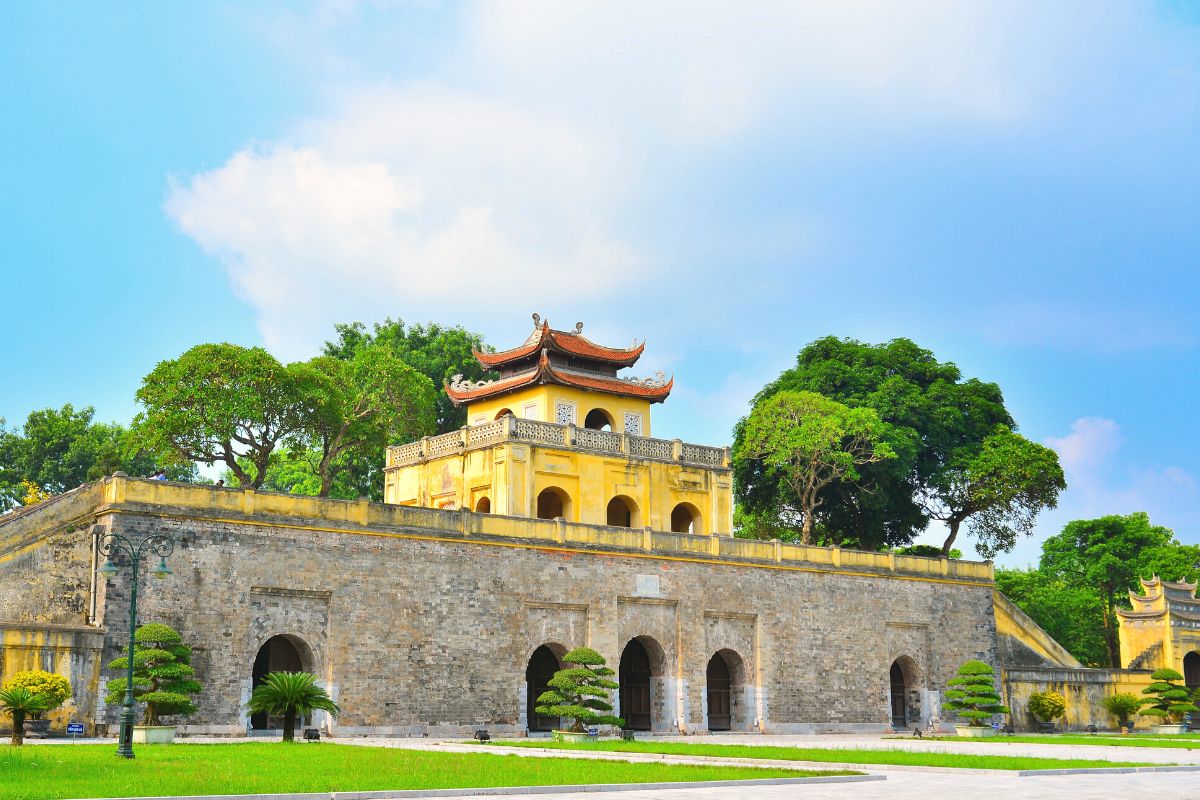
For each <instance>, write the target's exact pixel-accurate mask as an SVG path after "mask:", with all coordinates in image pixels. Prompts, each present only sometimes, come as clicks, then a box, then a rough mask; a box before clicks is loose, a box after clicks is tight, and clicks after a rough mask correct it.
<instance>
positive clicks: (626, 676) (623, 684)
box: [617, 639, 652, 731]
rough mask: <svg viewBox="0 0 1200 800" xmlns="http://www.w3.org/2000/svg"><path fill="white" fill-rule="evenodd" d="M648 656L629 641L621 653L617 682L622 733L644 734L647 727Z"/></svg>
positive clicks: (649, 672)
mask: <svg viewBox="0 0 1200 800" xmlns="http://www.w3.org/2000/svg"><path fill="white" fill-rule="evenodd" d="M650 677H651V671H650V654H649V653H648V652H646V647H645V646H644V645H643V644H642V643H641V642H639V641H638V640H637V639H630V640H629V644H627V645H625V650H624V651H623V652H622V653H621V667H620V669H619V670H618V676H617V680H618V682H619V683H620V689H619V691H620V693H621V718H622V719H624V720H625V728H626V730H631V731H648V730H650V728H651V723H652V713H651V705H650Z"/></svg>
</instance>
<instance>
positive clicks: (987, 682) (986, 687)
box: [946, 660, 1010, 725]
mask: <svg viewBox="0 0 1200 800" xmlns="http://www.w3.org/2000/svg"><path fill="white" fill-rule="evenodd" d="M992 675H993V673H992V668H991V667H989V666H988V665H987V664H985V663H983V662H982V661H975V660H971V661H968V662H967V663H965V664H963V665H962V666H961V667H959V668H958V674H957V675H956V676H955V677H953V678H951V679H950V680H949V681H947V684H948V685H949V686H952V687H954V688H952V689H949V690H947V691H946V700H947V702H946V708H948V709H949V710H951V711H954V712H955V713H957V714H958V716H960V717H962V718H963V719H965V720H968V722H969V723H970V724H972V725H979V724H980V723H982V722H983V721H984V720H985V719H987V718H988V717H991V716H993V715H995V714H1008V713H1010V710H1009V708H1008V706H1005V705H1003V704H1002V703H1001V702H1000V695H998V694H996V688H995V686H994V685H993V683H992Z"/></svg>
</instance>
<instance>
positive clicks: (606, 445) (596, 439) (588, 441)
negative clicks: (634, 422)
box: [575, 428, 621, 453]
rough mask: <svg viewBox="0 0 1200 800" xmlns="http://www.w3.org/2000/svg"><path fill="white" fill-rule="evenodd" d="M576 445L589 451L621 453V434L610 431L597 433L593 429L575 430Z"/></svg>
mask: <svg viewBox="0 0 1200 800" xmlns="http://www.w3.org/2000/svg"><path fill="white" fill-rule="evenodd" d="M575 444H576V445H577V446H578V447H586V448H587V449H588V450H605V451H608V452H613V453H619V452H621V434H619V433H612V432H610V431H596V430H592V429H591V428H576V429H575Z"/></svg>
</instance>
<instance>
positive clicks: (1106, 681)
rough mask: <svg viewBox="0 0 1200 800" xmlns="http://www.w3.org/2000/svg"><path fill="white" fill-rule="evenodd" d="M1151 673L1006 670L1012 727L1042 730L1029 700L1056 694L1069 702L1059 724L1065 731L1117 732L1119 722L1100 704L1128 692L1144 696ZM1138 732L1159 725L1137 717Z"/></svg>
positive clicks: (1004, 680)
mask: <svg viewBox="0 0 1200 800" xmlns="http://www.w3.org/2000/svg"><path fill="white" fill-rule="evenodd" d="M1150 672H1151V671H1150V670H1130V669H1067V668H1063V667H1021V668H1017V669H1009V670H1005V672H1004V674H1003V677H1002V679H1001V682H1000V684H1001V685H1000V688H1001V696H1002V697H1003V698H1004V699H1005V705H1007V706H1008V707H1009V708H1011V709H1012V724H1013V727H1014V728H1016V729H1017V730H1038V720H1037V718H1036V717H1034V716H1033V714H1032V713H1031V712H1030V711H1029V696H1030V695H1032V694H1034V693H1035V692H1044V691H1047V690H1052V691H1055V692H1058V693H1059V694H1061V695H1062V696H1063V697H1064V698H1066V701H1067V711H1066V714H1064V715H1063V717H1062V718H1060V719H1059V720H1057V722H1056V724H1057V725H1058V727H1059V728H1060V729H1063V730H1076V731H1078V730H1084V729H1086V728H1087V727H1088V726H1089V725H1095V726H1096V727H1098V728H1101V729H1109V730H1115V729H1116V728H1117V720H1116V719H1115V718H1114V717H1113V716H1112V715H1111V714H1109V713H1108V712H1107V711H1105V710H1104V706H1102V705H1101V704H1100V702H1101V701H1102V700H1103V699H1104V698H1105V697H1107V696H1108V695H1110V694H1117V693H1118V692H1124V693H1128V694H1135V695H1137V696H1138V697H1141V696H1142V689H1144V688H1145V687H1147V686H1149V685H1150ZM1133 722H1134V723H1135V724H1136V726H1137V727H1138V728H1148V727H1149V726H1150V725H1151V724H1153V723H1154V722H1155V720H1154V719H1152V718H1150V717H1140V716H1138V715H1136V714H1135V715H1134V716H1133Z"/></svg>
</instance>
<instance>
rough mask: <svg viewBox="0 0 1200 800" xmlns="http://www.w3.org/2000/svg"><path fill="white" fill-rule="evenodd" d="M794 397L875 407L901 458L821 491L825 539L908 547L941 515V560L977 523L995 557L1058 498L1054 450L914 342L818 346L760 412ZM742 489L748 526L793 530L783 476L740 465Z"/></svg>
mask: <svg viewBox="0 0 1200 800" xmlns="http://www.w3.org/2000/svg"><path fill="white" fill-rule="evenodd" d="M787 391H792V392H796V391H804V392H816V393H818V394H821V395H823V396H825V397H827V398H829V399H830V400H834V401H837V402H839V403H842V404H844V405H846V406H848V407H850V408H868V409H872V410H873V411H875V412H876V413H877V414H878V416H879V418H880V420H881V421H882V422H883V423H884V424H885V425H886V435H885V439H884V442H885V443H886V444H887V445H888V446H889V447H890V449H891V451H892V452H893V453H894V454H895V457H894V458H888V459H883V460H879V461H877V462H875V463H872V464H866V465H863V466H862V468H861V469H859V470H858V477H857V479H856V480H854V481H847V480H840V479H839V480H834V481H832V482H830V483H829V484H828V485H826V486H825V487H824V488H823V489H822V490H821V493H820V499H821V503H820V506H819V509H820V511H819V514H818V517H819V519H818V520H816V523H817V526H818V529H819V531H820V536H819V538H820V539H821V540H822V541H826V542H829V543H832V544H843V543H849V544H854V545H856V546H858V547H862V548H864V549H879V548H882V547H886V546H897V545H904V544H908V543H909V542H911V541H912V539H913V537H914V536H915V535H916V534H918V533H919V532H921V531H922V530H924V529H925V527H926V526H927V525H928V522H929V520H930V518H931V515H938V516H939V517H941V518H945V519H946V520H947V522H948V524H949V525H951V526H952V528H953V530H952V531H951V536H948V537H947V541H946V543H945V544H944V545H943V551H944V552H949V550H950V548H951V546H952V545H953V543H954V537H956V536H957V535H958V526H959V525H961V524H962V523H963V522H964V521H966V520H968V519H971V518H974V519H973V520H972V522H971V524H969V525H968V529H969V530H971V531H972V533H974V534H975V535H976V536H977V539H978V546H979V549H980V550H981V553H983V554H985V555H990V554H992V553H994V552H999V551H1002V550H1005V549H1008V548H1010V547H1011V546H1012V542H1013V541H1014V540H1015V537H1016V536H1017V535H1018V534H1019V533H1022V532H1026V531H1027V530H1028V529H1029V525H1030V522H1031V520H1032V517H1033V515H1034V514H1036V513H1037V511H1038V510H1039V509H1040V508H1042V507H1044V506H1045V505H1047V504H1048V503H1049V502H1050V501H1052V500H1054V499H1055V498H1056V497H1057V491H1058V490H1060V489H1061V484H1062V478H1061V470H1059V469H1058V467H1057V459H1056V457H1055V456H1054V454H1053V452H1052V451H1049V450H1047V449H1046V448H1041V447H1040V445H1035V444H1034V443H1032V442H1028V441H1027V440H1025V439H1023V438H1021V437H1020V436H1018V435H1017V434H1016V433H1014V431H1015V429H1016V426H1015V422H1014V421H1013V419H1012V416H1011V415H1010V414H1009V412H1008V410H1007V409H1006V408H1005V405H1004V397H1003V394H1002V393H1001V391H1000V388H999V386H997V385H996V384H994V383H987V382H984V381H980V380H977V379H974V378H972V379H967V380H964V379H963V377H962V373H961V372H960V371H959V369H958V367H957V366H955V365H954V364H953V363H949V362H940V361H938V360H937V358H935V357H934V355H933V353H932V352H930V351H929V350H926V349H924V348H921V347H919V346H917V345H916V344H915V343H913V342H912V341H910V340H908V339H894V340H892V341H890V342H886V343H884V344H878V345H874V344H866V343H863V342H858V341H855V340H853V339H839V338H836V337H832V336H828V337H825V338H822V339H818V340H816V341H814V342H812V343H811V344H809V345H808V346H806V347H805V348H804V349H802V350H801V351H800V353H799V354H798V355H797V358H796V366H794V367H792V368H791V369H789V370H787V371H785V372H784V373H783V374H782V375H780V376H779V378H777V379H776V380H775V381H773V382H772V383H770V384H768V385H767V386H766V387H764V388H763V390H762V391H761V392H759V394H758V395H757V397H756V398H755V400H754V407H755V408H757V407H758V406H759V405H761V404H762V403H765V402H767V401H768V400H769V399H770V398H771V397H773V396H774V395H776V394H779V393H780V392H787ZM751 415H753V411H752V412H751ZM748 419H749V418H747V419H746V420H742V421H741V422H739V424H738V426H737V428H736V429H735V431H734V451H735V453H736V452H739V451H742V452H744V450H742V443H743V441H744V440H745V438H746V434H747V425H748ZM985 443H986V444H985ZM1039 448H1040V449H1039ZM1027 456H1030V457H1033V458H1034V459H1035V460H1034V463H1033V465H1032V466H1033V468H1031V469H1027V468H1026V467H1025V466H1023V461H1022V459H1023V458H1025V457H1027ZM734 481H735V492H736V496H737V500H738V503H739V512H738V514H739V521H740V522H742V523H743V525H744V526H748V527H751V528H753V527H755V526H758V527H760V528H763V527H766V528H769V527H770V526H771V524H772V520H779V519H780V518H781V517H782V521H783V525H784V526H786V525H787V524H788V521H787V519H786V514H785V512H786V510H787V509H788V508H789V507H791V506H792V505H793V504H794V502H795V500H794V498H792V497H791V492H792V487H790V486H789V485H788V484H787V483H786V481H784V480H783V476H782V475H781V474H780V473H779V472H778V471H772V470H771V469H770V467H769V466H768V465H767V464H765V463H764V462H762V461H760V460H756V459H745V458H743V459H738V460H735V462H734Z"/></svg>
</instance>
